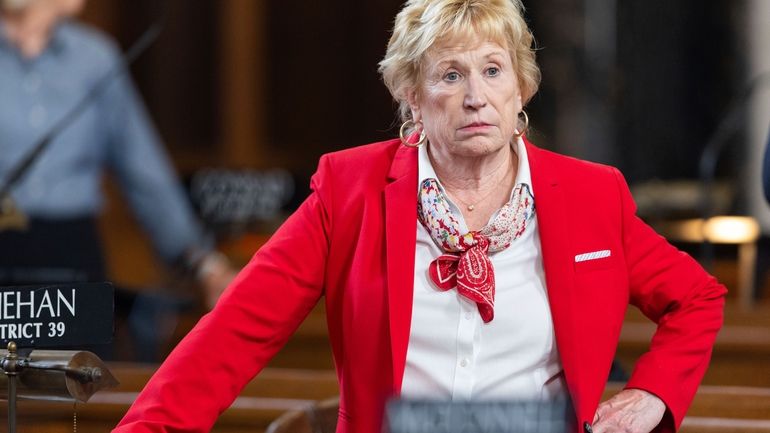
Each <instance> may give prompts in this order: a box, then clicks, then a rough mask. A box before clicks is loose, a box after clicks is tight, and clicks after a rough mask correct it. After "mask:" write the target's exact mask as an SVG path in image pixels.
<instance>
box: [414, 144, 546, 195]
mask: <svg viewBox="0 0 770 433" xmlns="http://www.w3.org/2000/svg"><path fill="white" fill-rule="evenodd" d="M428 145H429V144H428V143H426V144H424V145H422V146H420V147H419V149H418V150H417V178H418V180H419V182H417V192H418V193H419V191H420V185H422V182H423V181H424V180H425V179H436V181H438V183H439V185H441V181H440V180H439V178H438V176H436V170H435V169H434V168H433V164H432V163H431V162H430V156H428ZM511 146H512V147H513V150H514V152H516V155H517V156H518V157H519V158H518V160H519V165H518V167H517V170H516V182H515V183H514V185H518V184H521V183H523V184H526V185H527V186H528V187H529V191H530V193H531V194H532V196H533V197H534V195H535V192H534V190H533V189H532V174H531V172H530V171H529V158H528V157H527V146H526V145H524V140H522V139H521V137H519V138H517V139H516V142H515V145H514V144H511ZM441 188H443V185H442V186H441ZM511 194H513V191H511Z"/></svg>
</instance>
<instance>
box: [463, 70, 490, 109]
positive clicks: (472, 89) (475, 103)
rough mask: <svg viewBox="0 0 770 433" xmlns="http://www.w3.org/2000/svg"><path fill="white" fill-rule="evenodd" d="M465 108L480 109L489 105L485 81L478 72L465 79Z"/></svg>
mask: <svg viewBox="0 0 770 433" xmlns="http://www.w3.org/2000/svg"><path fill="white" fill-rule="evenodd" d="M463 105H464V106H465V108H468V109H473V110H478V109H479V108H482V107H483V106H485V105H487V99H486V96H485V93H484V82H483V80H482V78H481V77H480V76H478V75H477V74H472V75H471V76H470V77H468V79H467V80H466V81H465V99H464V100H463Z"/></svg>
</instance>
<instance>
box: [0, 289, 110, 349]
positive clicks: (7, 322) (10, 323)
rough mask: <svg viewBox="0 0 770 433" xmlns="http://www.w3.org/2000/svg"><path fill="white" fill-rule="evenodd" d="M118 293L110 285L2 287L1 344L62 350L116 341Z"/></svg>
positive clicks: (0, 297)
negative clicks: (116, 294) (113, 335)
mask: <svg viewBox="0 0 770 433" xmlns="http://www.w3.org/2000/svg"><path fill="white" fill-rule="evenodd" d="M113 292H114V289H113V287H112V285H111V284H109V283H89V284H57V285H45V286H17V287H0V342H2V347H3V348H4V347H5V346H6V345H7V344H8V342H10V341H14V342H16V344H17V345H18V346H19V347H36V348H47V347H61V346H83V345H94V344H106V343H109V342H110V341H112V334H113V319H114V303H113Z"/></svg>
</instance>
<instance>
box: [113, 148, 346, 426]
mask: <svg viewBox="0 0 770 433" xmlns="http://www.w3.org/2000/svg"><path fill="white" fill-rule="evenodd" d="M326 165H327V158H322V159H321V163H320V165H319V169H318V172H317V173H316V174H315V175H314V176H313V178H312V180H311V188H312V193H311V195H310V196H309V197H308V198H307V199H306V200H305V202H304V203H303V204H302V205H301V206H300V207H299V209H297V211H296V212H295V213H294V214H293V215H292V216H291V217H289V219H288V220H287V221H286V222H285V223H284V224H283V226H282V227H281V228H280V229H279V230H278V231H277V232H276V233H275V234H274V235H273V236H272V237H271V239H270V241H269V242H268V243H267V244H266V245H265V246H263V247H262V248H261V249H260V250H259V251H258V252H257V253H256V254H255V255H254V257H253V258H252V260H251V261H250V263H249V264H248V265H247V266H246V267H245V268H244V269H243V270H242V271H241V272H240V273H239V275H238V276H237V277H236V278H235V280H234V281H233V282H232V284H231V285H230V286H229V287H228V288H227V290H226V291H225V293H224V294H223V295H222V297H221V298H220V300H219V302H218V303H217V305H216V307H215V308H214V309H213V310H212V311H211V312H210V313H209V314H207V315H206V316H204V317H203V318H202V319H201V320H200V322H199V323H198V324H197V325H196V326H195V327H194V328H193V329H192V331H191V332H190V333H189V334H188V335H187V336H186V337H185V338H184V339H183V340H182V341H181V343H179V345H178V346H177V347H176V348H175V349H174V350H173V352H172V353H171V354H170V355H169V357H168V358H167V359H166V361H165V362H164V363H163V365H162V366H161V367H160V368H159V370H158V371H157V372H156V374H155V375H154V376H153V377H152V379H150V381H149V382H148V384H147V385H146V387H145V388H144V390H143V391H142V392H141V394H140V395H139V397H138V398H137V400H136V401H135V402H134V404H133V405H132V406H131V408H130V409H129V410H128V412H127V413H126V415H125V417H124V418H123V419H122V421H121V422H120V423H119V424H118V426H117V427H116V428H115V429H114V430H113V432H119V433H127V432H208V431H209V430H210V429H211V427H212V426H213V425H214V422H215V421H216V419H217V417H218V416H219V415H220V414H221V413H222V412H223V411H224V410H225V409H227V408H228V407H229V406H230V404H232V402H233V401H234V400H235V398H236V397H237V396H238V394H239V393H240V391H241V390H242V389H243V387H244V386H245V385H246V384H247V383H248V382H249V380H251V379H252V378H253V377H254V376H255V375H256V374H257V373H258V372H259V371H260V370H261V369H262V368H263V367H264V366H265V364H267V362H268V361H269V360H270V359H271V358H272V357H273V356H274V355H275V354H276V352H278V350H279V349H280V348H281V347H282V346H283V345H284V344H285V343H286V341H287V340H288V338H289V337H290V336H291V334H292V333H293V332H294V331H295V330H296V328H297V327H298V326H299V325H300V323H301V322H302V320H303V319H304V318H305V317H306V316H307V314H308V313H309V312H310V310H311V309H312V308H313V306H314V305H315V304H316V303H317V301H318V299H319V298H320V297H321V295H322V292H323V281H324V275H325V267H326V258H327V252H328V246H329V231H330V225H331V224H330V220H331V218H330V215H329V213H328V211H327V209H328V207H327V206H326V204H327V202H326V200H329V199H330V197H331V194H330V193H329V194H328V195H327V194H326V191H327V190H328V189H329V187H330V185H328V183H329V182H330V177H329V176H327V174H329V173H331V172H332V171H331V170H329V169H326V168H325V167H326Z"/></svg>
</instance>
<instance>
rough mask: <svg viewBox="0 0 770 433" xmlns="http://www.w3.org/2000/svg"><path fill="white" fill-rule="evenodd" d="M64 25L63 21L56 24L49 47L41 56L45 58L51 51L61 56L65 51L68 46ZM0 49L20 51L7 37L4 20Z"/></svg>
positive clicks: (0, 29)
mask: <svg viewBox="0 0 770 433" xmlns="http://www.w3.org/2000/svg"><path fill="white" fill-rule="evenodd" d="M62 24H63V22H62V21H59V22H58V23H56V24H54V26H53V28H52V29H51V38H50V40H49V41H48V46H46V47H45V49H44V50H43V52H42V53H40V56H44V55H45V54H46V53H47V52H49V51H50V52H51V53H54V54H60V53H61V52H62V51H64V49H65V48H66V45H67V44H66V37H65V35H64V31H63V25H62ZM0 49H4V50H12V51H15V52H19V49H18V48H17V47H16V46H15V45H13V44H12V43H11V41H9V40H8V38H7V37H6V36H5V21H4V20H3V19H2V18H0ZM19 56H21V53H19ZM40 56H38V57H40Z"/></svg>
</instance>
